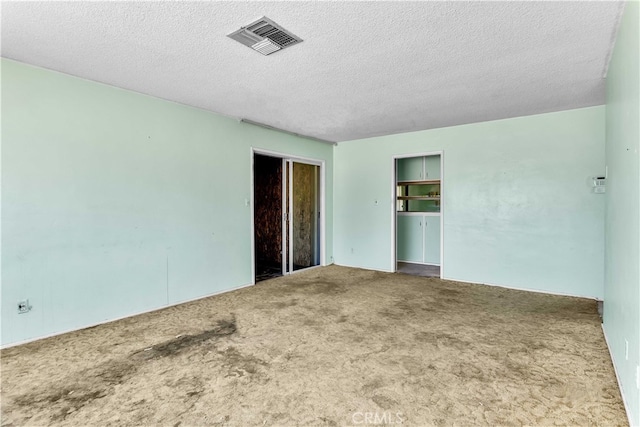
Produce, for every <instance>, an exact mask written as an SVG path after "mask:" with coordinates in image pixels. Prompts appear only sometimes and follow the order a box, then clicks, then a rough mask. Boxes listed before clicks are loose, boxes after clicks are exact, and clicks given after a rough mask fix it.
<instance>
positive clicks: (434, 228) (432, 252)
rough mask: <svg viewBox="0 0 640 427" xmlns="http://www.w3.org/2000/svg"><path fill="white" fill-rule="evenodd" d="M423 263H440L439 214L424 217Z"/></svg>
mask: <svg viewBox="0 0 640 427" xmlns="http://www.w3.org/2000/svg"><path fill="white" fill-rule="evenodd" d="M423 223H424V227H423V229H424V263H425V264H434V265H440V216H425V217H424V221H423Z"/></svg>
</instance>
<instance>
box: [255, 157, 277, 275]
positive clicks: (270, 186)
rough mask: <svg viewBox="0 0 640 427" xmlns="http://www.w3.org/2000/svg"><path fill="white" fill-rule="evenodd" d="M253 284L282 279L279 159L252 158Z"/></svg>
mask: <svg viewBox="0 0 640 427" xmlns="http://www.w3.org/2000/svg"><path fill="white" fill-rule="evenodd" d="M253 165H254V175H253V176H254V183H253V185H254V202H253V203H254V223H255V227H254V228H255V251H256V256H255V262H256V266H255V267H256V269H255V271H256V282H258V281H260V280H266V279H269V278H271V277H277V276H282V252H281V251H282V184H283V183H282V159H280V158H276V157H269V156H263V155H259V154H256V155H255V157H254V163H253Z"/></svg>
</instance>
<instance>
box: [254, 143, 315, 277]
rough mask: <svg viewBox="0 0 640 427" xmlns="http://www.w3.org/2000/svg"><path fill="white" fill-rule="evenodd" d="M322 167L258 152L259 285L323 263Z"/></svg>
mask: <svg viewBox="0 0 640 427" xmlns="http://www.w3.org/2000/svg"><path fill="white" fill-rule="evenodd" d="M323 166H324V163H323V162H321V161H314V160H309V159H300V158H292V157H284V156H283V157H280V156H278V155H276V154H271V153H265V152H256V151H255V150H254V151H253V194H252V196H253V224H252V225H253V259H254V261H253V262H254V280H255V282H254V283H256V282H259V281H262V280H267V279H270V278H273V277H278V276H282V275H285V274H291V273H294V272H296V271H300V270H303V269H306V268H310V267H315V266H319V265H322V264H323V262H324V261H323V257H322V253H323V248H324V223H323V221H324V219H323V216H324V215H323V212H324V192H323V189H324V185H323V180H324V175H323V173H324V168H323Z"/></svg>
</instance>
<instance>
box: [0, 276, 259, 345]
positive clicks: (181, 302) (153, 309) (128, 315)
mask: <svg viewBox="0 0 640 427" xmlns="http://www.w3.org/2000/svg"><path fill="white" fill-rule="evenodd" d="M250 286H254V285H253V283H249V284H247V285H241V286H237V287H235V288H231V289H225V290H223V291H217V292H214V293H212V294H207V295H203V296H201V297H196V298H191V299H187V300H184V301H179V302H174V303H172V304H167V305H163V306H161V307H158V308H152V309H150V310H144V311H138V312H136V313H132V314H127V315H125V316H119V317H116V318H114V319H108V320H103V321H101V322H97V323H91V324H89V325H85V326H82V327H79V328H72V329H65V330H64V331H60V332H54V333H52V334H47V335H42V336H39V337H35V338H29V339H26V340H23V341H18V342H14V343H11V344H5V345H2V346H0V349H5V348H10V347H16V346H19V345H22V344H27V343H30V342H34V341H39V340H43V339H46V338H51V337H57V336H58V335H64V334H68V333H70V332H76V331H81V330H83V329H87V328H93V327H94V326H99V325H104V324H107V323H111V322H117V321H118V320H122V319H127V318H129V317H134V316H139V315H141V314H147V313H153V312H154V311H159V310H164V309H165V308H169V307H175V306H176V305H180V304H187V303H189V302H193V301H198V300H201V299H205V298H209V297H212V296H215V295H220V294H226V293H227V292H232V291H237V290H239V289H243V288H248V287H250Z"/></svg>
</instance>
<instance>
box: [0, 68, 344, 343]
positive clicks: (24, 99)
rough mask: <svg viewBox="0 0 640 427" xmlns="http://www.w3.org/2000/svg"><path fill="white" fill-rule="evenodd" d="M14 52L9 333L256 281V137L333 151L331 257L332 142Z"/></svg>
mask: <svg viewBox="0 0 640 427" xmlns="http://www.w3.org/2000/svg"><path fill="white" fill-rule="evenodd" d="M1 64H2V107H3V109H2V113H3V115H2V232H3V236H2V237H3V241H2V345H8V344H12V343H16V342H19V341H22V340H27V339H32V338H36V337H41V336H44V335H47V334H53V333H57V332H61V331H65V330H69V329H75V328H79V327H82V326H86V325H90V324H94V323H97V322H101V321H104V320H107V319H113V318H117V317H120V316H126V315H130V314H134V313H137V312H141V311H145V310H150V309H155V308H159V307H162V306H165V305H167V304H172V303H176V302H180V301H184V300H188V299H192V298H196V297H200V296H204V295H208V294H212V293H215V292H219V291H223V290H227V289H231V288H235V287H238V286H242V285H246V284H249V283H251V281H252V277H251V249H250V244H251V243H250V242H251V232H250V226H251V219H250V213H251V210H250V209H251V208H250V207H248V206H245V200H246V199H250V161H251V156H250V147H251V146H255V147H258V148H263V149H268V150H273V151H279V152H284V153H289V154H291V155H298V156H305V157H313V158H317V159H323V160H326V162H327V163H326V165H327V170H326V175H327V182H326V184H327V189H328V194H327V206H326V210H327V214H328V217H327V242H326V248H327V254H326V257H327V258H326V259H327V262H330V261H331V255H332V253H331V248H332V247H333V243H332V235H333V232H332V216H331V212H332V211H333V207H332V200H333V197H332V195H331V189H332V188H333V184H332V176H333V170H332V169H333V165H332V163H333V147H332V146H330V145H327V144H322V143H318V142H314V141H309V140H305V139H302V138H298V137H294V136H291V135H287V134H282V133H279V132H274V131H269V130H265V129H262V128H259V127H255V126H252V125H248V124H243V123H239V122H238V121H235V120H232V119H228V118H224V117H221V116H218V115H215V114H212V113H209V112H206V111H202V110H198V109H194V108H190V107H186V106H183V105H179V104H175V103H171V102H167V101H163V100H160V99H156V98H152V97H148V96H144V95H140V94H137V93H133V92H129V91H125V90H120V89H116V88H113V87H109V86H106V85H101V84H98V83H94V82H90V81H85V80H82V79H78V78H74V77H71V76H68V75H64V74H59V73H55V72H51V71H47V70H43V69H39V68H34V67H30V66H26V65H24V64H20V63H17V62H13V61H8V60H4V59H3V60H2V62H1ZM22 298H28V299H29V300H30V302H31V304H32V306H33V310H32V311H31V312H30V313H28V314H20V315H19V314H17V309H16V308H17V306H16V303H17V301H18V300H19V299H22Z"/></svg>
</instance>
